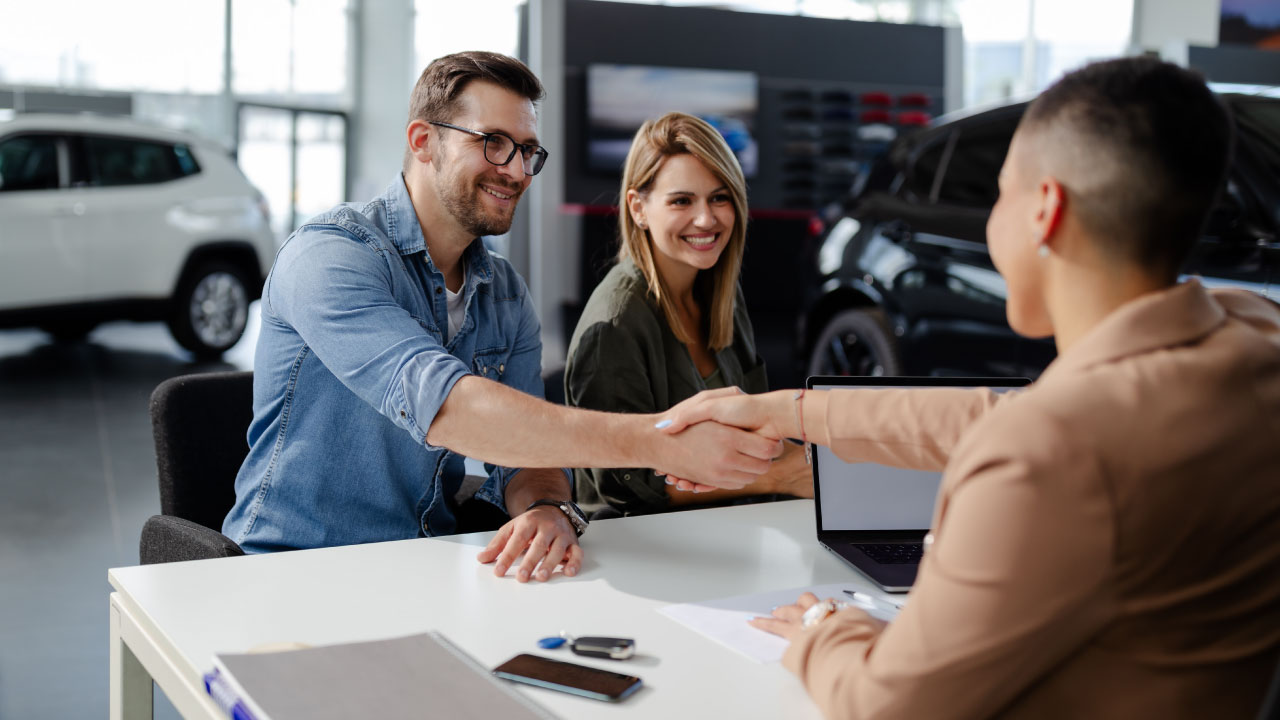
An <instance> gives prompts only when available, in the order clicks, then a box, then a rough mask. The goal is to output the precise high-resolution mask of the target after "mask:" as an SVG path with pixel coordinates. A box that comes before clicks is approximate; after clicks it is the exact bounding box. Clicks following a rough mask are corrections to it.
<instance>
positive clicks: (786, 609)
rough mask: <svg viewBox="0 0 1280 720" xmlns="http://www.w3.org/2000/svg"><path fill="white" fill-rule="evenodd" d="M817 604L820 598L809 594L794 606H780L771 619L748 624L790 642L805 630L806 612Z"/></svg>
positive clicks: (766, 618) (760, 618)
mask: <svg viewBox="0 0 1280 720" xmlns="http://www.w3.org/2000/svg"><path fill="white" fill-rule="evenodd" d="M817 603H818V596H817V595H814V594H813V593H809V592H807V593H805V594H803V595H801V596H800V599H798V600H796V602H795V604H794V605H779V606H778V607H776V608H774V609H773V614H772V615H771V616H770V617H758V618H752V619H751V620H749V621H747V622H748V623H749V624H750V625H751V627H753V628H755V629H757V630H763V631H765V632H767V633H772V634H774V635H777V636H778V637H780V638H783V639H785V640H788V641H790V640H792V639H793V638H795V636H796V634H797V633H799V632H800V631H801V630H803V629H804V627H803V625H801V618H803V617H804V611H805V610H808V609H809V608H811V607H813V606H814V605H816V604H817Z"/></svg>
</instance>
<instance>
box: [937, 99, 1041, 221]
mask: <svg viewBox="0 0 1280 720" xmlns="http://www.w3.org/2000/svg"><path fill="white" fill-rule="evenodd" d="M1020 117H1021V115H1020V114H1015V115H1013V116H1012V117H1003V118H992V119H991V121H990V122H987V123H983V124H982V125H978V126H973V127H966V128H961V129H960V130H959V135H958V136H957V137H956V146H955V150H953V151H952V154H951V159H950V161H948V162H947V167H946V171H945V172H946V174H945V175H944V176H943V177H942V186H941V187H940V188H939V190H938V202H940V203H946V204H950V205H964V206H967V207H974V208H982V209H986V208H990V207H991V206H992V205H995V202H996V198H997V197H998V196H999V194H1000V192H999V189H998V185H997V179H998V178H999V177H1000V166H1001V165H1003V164H1004V156H1005V155H1007V154H1008V153H1009V141H1010V140H1012V139H1013V131H1014V130H1016V129H1017V127H1018V119H1019V118H1020Z"/></svg>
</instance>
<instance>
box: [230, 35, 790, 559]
mask: <svg viewBox="0 0 1280 720" xmlns="http://www.w3.org/2000/svg"><path fill="white" fill-rule="evenodd" d="M541 97H542V87H541V84H540V83H539V82H538V80H537V78H536V77H534V75H533V74H532V73H531V72H530V71H529V69H528V68H526V67H525V66H524V65H523V64H522V63H520V62H519V61H518V60H514V59H512V58H508V57H505V56H502V55H496V54H493V53H460V54H457V55H450V56H446V57H443V58H440V59H438V60H436V61H435V62H433V63H432V64H431V65H430V66H429V67H428V68H427V69H426V70H425V71H424V72H423V74H422V76H421V78H419V80H418V83H417V86H416V87H415V88H414V91H413V95H412V96H411V99H410V121H409V124H408V127H407V129H406V135H407V139H408V148H407V151H406V154H405V159H404V173H403V175H402V176H401V177H397V178H396V179H395V180H394V181H393V182H392V183H391V185H390V187H388V188H387V190H386V192H384V193H383V194H382V195H381V196H379V197H377V198H375V199H374V200H372V201H370V202H369V203H367V204H365V205H364V206H363V207H359V206H356V205H341V206H338V207H336V208H334V209H333V210H331V211H329V212H327V213H325V214H323V215H320V216H319V217H316V218H313V219H311V220H309V221H308V222H307V223H306V224H304V225H303V226H302V227H300V228H299V229H298V231H297V232H295V233H294V234H293V236H292V237H290V238H289V240H288V241H287V242H286V243H285V245H284V247H282V248H281V250H280V253H279V255H278V256H277V258H276V262H275V265H274V267H273V268H272V270H271V274H270V276H269V277H268V279H267V283H266V286H265V287H264V289H263V295H262V331H261V335H260V337H259V340H258V348H257V355H256V359H255V373H254V418H253V422H252V423H251V425H250V427H249V433H248V439H249V445H250V449H249V455H248V457H247V458H246V459H245V462H244V465H243V466H242V467H241V469H240V473H239V475H238V476H237V478H236V504H235V506H234V507H233V508H232V510H231V512H230V513H229V514H228V515H227V518H226V521H225V522H224V524H223V532H224V533H226V534H227V535H228V536H229V537H231V538H232V539H233V540H235V541H236V542H238V543H240V545H241V546H242V547H243V548H244V549H245V550H246V551H247V552H269V551H273V550H284V549H293V548H312V547H324V546H331V545H345V544H353V543H364V542H376V541H382V540H397V539H405V538H413V537H423V536H433V535H444V534H450V533H453V532H456V531H458V530H459V529H460V528H459V527H458V523H457V514H456V511H457V507H456V506H455V502H456V500H455V495H457V494H458V490H459V488H460V486H461V482H462V478H463V475H464V470H463V463H462V457H463V456H466V457H472V458H476V459H479V460H483V461H485V462H486V463H489V464H487V465H486V469H487V470H488V471H489V476H488V479H487V481H486V482H485V483H484V485H483V486H481V487H480V488H479V489H478V490H477V491H475V493H474V497H473V498H471V499H470V500H469V501H468V502H467V503H466V504H467V505H472V504H474V503H482V504H487V505H488V506H492V508H494V509H495V510H496V511H501V513H502V514H503V515H505V516H510V517H513V519H512V520H510V521H509V522H507V523H506V524H505V525H503V526H502V528H501V529H500V530H499V531H498V533H497V535H496V536H495V538H494V540H493V542H491V543H490V544H489V545H488V546H487V547H486V548H485V549H484V550H483V551H481V553H480V555H479V560H480V561H481V562H486V563H488V562H495V561H496V566H495V573H496V574H497V575H504V574H506V572H507V570H508V569H509V568H510V567H511V566H512V565H513V563H514V562H515V560H516V558H517V557H518V556H519V555H520V554H521V553H523V554H524V559H523V561H522V562H521V563H520V566H519V568H518V570H517V574H516V576H517V579H518V580H520V581H521V582H524V581H527V580H529V579H531V578H532V579H538V580H546V579H548V578H549V577H550V576H551V573H552V571H554V570H555V568H556V567H557V566H559V565H563V571H564V573H565V574H566V575H574V574H576V573H577V571H578V570H579V568H580V567H581V563H582V549H581V548H580V547H579V545H578V542H577V536H578V535H580V534H581V531H582V529H583V528H584V527H585V524H586V523H585V519H583V518H581V517H580V516H579V515H578V511H577V508H576V506H574V505H573V504H572V502H571V497H572V486H571V478H572V475H570V474H569V473H568V472H567V471H566V470H564V469H563V468H560V467H558V466H560V465H566V464H567V465H577V466H587V467H612V466H621V467H636V466H642V465H643V466H650V467H652V466H661V468H662V469H665V470H666V471H667V472H669V473H671V474H673V475H676V476H678V477H682V478H685V477H687V478H695V479H696V478H714V479H716V480H717V481H719V482H728V483H732V482H737V481H740V482H741V483H742V484H746V483H747V482H749V481H750V480H751V479H752V478H753V477H754V474H757V473H760V472H763V471H764V470H766V469H767V468H768V466H769V458H772V457H774V456H775V455H777V453H778V451H779V449H780V448H779V445H778V443H777V442H776V441H771V440H768V439H765V438H761V437H759V436H756V435H752V434H750V433H745V432H742V431H740V430H736V429H730V428H726V427H723V426H719V425H715V424H713V423H704V424H702V425H697V426H694V427H692V428H690V429H689V430H687V431H685V432H684V433H681V434H679V435H676V436H669V435H665V434H663V433H658V432H655V431H654V430H653V424H654V421H655V420H656V419H657V418H656V417H653V416H641V415H632V416H627V415H610V414H606V413H595V412H589V411H583V410H575V409H570V408H565V407H562V406H555V405H551V404H549V403H546V402H545V401H542V400H540V399H539V398H541V396H542V382H541V379H540V364H541V354H542V344H541V340H540V336H539V333H540V327H539V323H538V319H537V317H536V316H535V314H534V311H533V307H532V303H531V302H530V299H529V296H528V290H527V288H526V287H525V284H524V281H523V280H522V279H521V278H520V276H519V275H517V274H516V272H515V271H514V270H513V269H512V268H511V266H510V265H509V264H508V263H507V261H506V260H504V259H502V258H501V257H498V256H496V255H492V254H491V253H489V252H488V251H487V250H486V249H485V248H484V246H483V244H482V243H481V242H480V240H479V239H478V237H479V236H482V235H497V234H502V233H504V232H506V231H507V230H508V228H509V227H510V225H511V219H512V215H513V213H514V212H515V208H516V203H517V202H518V201H519V199H520V196H521V195H522V194H523V193H524V191H525V190H526V189H527V188H528V187H529V184H530V182H531V180H532V177H533V175H535V174H536V173H537V172H538V171H539V170H540V169H541V167H542V163H543V162H544V161H545V159H546V151H545V150H543V149H542V148H541V147H540V146H539V145H538V140H537V122H536V120H537V117H536V113H535V107H534V103H535V102H537V101H538V100H539V99H540V98H541ZM522 468H526V469H522ZM463 529H466V528H463Z"/></svg>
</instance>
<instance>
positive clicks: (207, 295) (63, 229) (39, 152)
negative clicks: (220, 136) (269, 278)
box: [0, 114, 276, 357]
mask: <svg viewBox="0 0 1280 720" xmlns="http://www.w3.org/2000/svg"><path fill="white" fill-rule="evenodd" d="M275 249H276V246H275V241H274V239H273V235H272V233H271V230H270V228H269V222H268V215H267V207H266V201H265V200H264V199H263V196H262V194H261V193H260V192H258V191H257V190H256V189H254V187H253V186H252V185H250V184H249V181H248V180H246V179H245V178H244V175H242V174H241V173H240V170H239V168H237V167H236V164H235V161H234V160H233V159H232V158H231V157H230V156H229V155H228V154H227V151H226V150H225V149H223V148H222V147H221V146H220V145H217V144H215V143H213V142H211V141H208V140H202V139H199V138H196V137H191V136H188V135H183V134H180V133H175V132H170V131H167V130H161V129H157V128H153V127H150V126H147V125H142V124H139V123H137V122H134V121H131V120H127V119H123V118H121V119H116V118H105V117H95V116H89V115H35V114H32V115H17V116H16V117H14V118H13V119H12V120H9V121H7V122H0V328H4V327H27V326H36V327H40V328H43V329H45V330H46V331H48V332H50V333H51V334H53V335H54V336H55V337H57V338H60V339H74V338H78V337H82V336H84V335H85V334H86V333H88V332H89V331H90V330H91V329H93V327H94V326H96V325H97V324H98V323H100V322H104V321H107V320H165V321H167V322H168V323H169V328H170V330H171V331H172V332H173V336H174V338H176V339H177V341H178V343H179V344H181V345H182V346H183V347H185V348H187V349H188V350H190V351H191V352H193V353H195V354H196V355H198V356H201V357H216V356H218V355H220V354H221V353H222V352H223V351H224V350H226V349H227V348H230V347H231V346H232V345H234V344H235V343H236V341H238V340H239V339H240V336H241V335H242V334H243V332H244V327H245V321H246V319H247V316H248V312H249V303H250V302H251V301H253V300H255V299H257V298H258V297H259V296H260V295H261V293H262V280H263V277H264V276H265V275H266V272H267V270H269V269H270V267H271V261H272V258H273V257H274V255H275Z"/></svg>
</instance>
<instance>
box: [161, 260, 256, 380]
mask: <svg viewBox="0 0 1280 720" xmlns="http://www.w3.org/2000/svg"><path fill="white" fill-rule="evenodd" d="M248 285H249V284H248V280H247V279H246V278H245V273H244V271H243V270H241V269H240V268H238V267H236V266H234V265H231V264H229V263H223V262H211V263H206V264H204V265H201V266H200V267H199V268H197V269H196V270H195V272H193V273H191V274H190V275H188V276H187V278H186V279H185V280H183V282H182V285H181V286H179V288H178V294H177V296H176V297H175V298H174V308H173V316H172V317H171V318H170V320H169V329H170V331H172V332H173V337H174V339H176V340H177V341H178V344H179V345H181V346H182V347H184V348H186V349H188V350H190V351H191V352H193V353H195V354H196V355H197V356H198V357H201V358H216V357H218V356H220V355H222V353H223V352H224V351H226V350H228V349H229V348H230V347H231V346H232V345H235V344H236V343H237V342H239V340H240V336H241V335H243V334H244V327H245V324H246V323H247V322H248V319H249V292H248V290H247V288H248Z"/></svg>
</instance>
